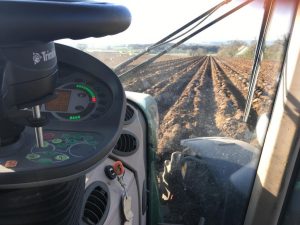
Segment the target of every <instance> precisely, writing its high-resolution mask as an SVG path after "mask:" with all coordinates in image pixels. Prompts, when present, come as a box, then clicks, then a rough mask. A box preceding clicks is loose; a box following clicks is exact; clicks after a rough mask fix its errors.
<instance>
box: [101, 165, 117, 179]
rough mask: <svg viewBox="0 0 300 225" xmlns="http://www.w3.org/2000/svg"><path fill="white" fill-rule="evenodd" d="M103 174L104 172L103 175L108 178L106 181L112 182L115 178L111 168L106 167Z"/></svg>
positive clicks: (115, 175)
mask: <svg viewBox="0 0 300 225" xmlns="http://www.w3.org/2000/svg"><path fill="white" fill-rule="evenodd" d="M104 172H105V175H106V176H107V177H108V179H110V180H114V179H116V177H117V174H116V173H115V171H114V168H113V167H112V166H106V167H105V168H104Z"/></svg>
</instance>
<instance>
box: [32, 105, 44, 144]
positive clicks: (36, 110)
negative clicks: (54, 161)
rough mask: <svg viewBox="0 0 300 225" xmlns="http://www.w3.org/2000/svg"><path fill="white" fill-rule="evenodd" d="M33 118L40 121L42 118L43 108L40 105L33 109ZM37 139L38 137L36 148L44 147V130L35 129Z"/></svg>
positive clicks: (40, 128)
mask: <svg viewBox="0 0 300 225" xmlns="http://www.w3.org/2000/svg"><path fill="white" fill-rule="evenodd" d="M32 112H33V118H34V119H40V118H41V108H40V106H39V105H36V106H34V107H32ZM34 129H35V137H36V146H37V147H38V148H43V147H44V137H43V128H42V127H35V128H34Z"/></svg>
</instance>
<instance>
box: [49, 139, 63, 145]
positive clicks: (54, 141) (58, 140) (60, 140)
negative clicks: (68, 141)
mask: <svg viewBox="0 0 300 225" xmlns="http://www.w3.org/2000/svg"><path fill="white" fill-rule="evenodd" d="M51 142H52V143H53V144H60V143H62V139H60V138H55V139H53V140H52V141H51Z"/></svg>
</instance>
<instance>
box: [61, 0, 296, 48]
mask: <svg viewBox="0 0 300 225" xmlns="http://www.w3.org/2000/svg"><path fill="white" fill-rule="evenodd" d="M282 1H284V0H282ZM285 1H290V0H285ZM109 2H112V3H117V4H121V5H124V6H126V7H127V8H128V9H129V10H130V12H131V15H132V22H131V25H130V27H129V28H128V29H127V30H126V31H125V32H123V33H120V34H117V35H114V36H108V37H104V38H96V39H95V38H89V39H86V40H81V41H75V42H70V41H65V40H64V41H63V43H64V42H66V43H73V44H74V43H88V44H89V45H95V46H111V45H124V44H151V43H155V42H156V41H158V40H160V39H161V38H163V37H164V36H166V35H168V34H169V33H171V32H173V31H174V30H176V29H178V28H179V27H180V26H182V25H184V24H185V23H187V22H189V21H190V20H192V19H194V18H195V17H197V16H199V15H200V14H202V13H203V12H205V11H207V10H208V9H210V8H211V7H213V6H215V5H216V4H218V3H220V2H221V0H184V1H182V0H110V1H109ZM241 2H243V1H242V0H232V1H231V2H230V3H228V4H227V5H226V6H223V7H222V8H221V9H220V10H218V11H217V12H216V13H215V14H214V15H213V16H212V17H211V18H210V19H208V20H207V21H208V22H209V21H211V20H212V19H214V18H216V17H218V16H220V15H221V14H222V13H224V12H225V11H227V10H228V9H231V8H233V7H234V6H236V5H237V4H238V3H241ZM262 16H263V3H262V1H261V0H256V1H254V3H250V4H249V5H247V6H245V7H244V8H242V9H241V10H239V11H238V12H236V13H234V14H233V15H230V16H229V17H227V18H225V19H224V20H222V21H221V22H218V23H217V24H215V25H214V26H212V27H210V28H208V29H207V30H205V31H203V32H202V33H200V34H199V35H197V36H195V37H194V38H192V39H191V40H189V42H190V43H202V44H203V43H212V42H221V41H230V40H247V41H248V40H254V39H257V37H258V35H259V31H260V25H261V20H262ZM282 21H283V20H282V19H280V18H279V19H278V22H277V24H278V25H280V26H278V28H276V29H273V31H272V32H273V33H274V34H273V37H274V39H276V38H279V36H280V34H281V33H282V32H280V31H279V30H280V29H279V28H280V27H281V28H282V27H283V26H285V24H284V23H283V22H282ZM281 23H282V24H281ZM204 24H205V23H204ZM277 33H278V34H277Z"/></svg>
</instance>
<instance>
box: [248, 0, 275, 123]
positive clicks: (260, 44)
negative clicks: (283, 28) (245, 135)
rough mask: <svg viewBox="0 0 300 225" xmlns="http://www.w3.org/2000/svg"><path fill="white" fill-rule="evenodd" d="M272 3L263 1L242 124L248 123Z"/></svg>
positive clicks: (267, 0) (271, 0)
mask: <svg viewBox="0 0 300 225" xmlns="http://www.w3.org/2000/svg"><path fill="white" fill-rule="evenodd" d="M273 3H274V0H266V1H265V12H264V17H263V21H262V25H261V30H260V34H259V39H258V42H257V45H256V49H255V56H254V62H253V67H252V72H251V77H250V82H249V90H248V95H247V100H246V105H245V109H244V116H243V121H244V122H247V121H248V118H249V115H250V111H251V106H252V101H253V98H254V92H255V88H256V84H257V79H258V74H259V70H260V64H261V61H262V59H263V49H264V46H265V39H266V33H267V30H268V27H269V22H270V19H271V14H272V8H273Z"/></svg>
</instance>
